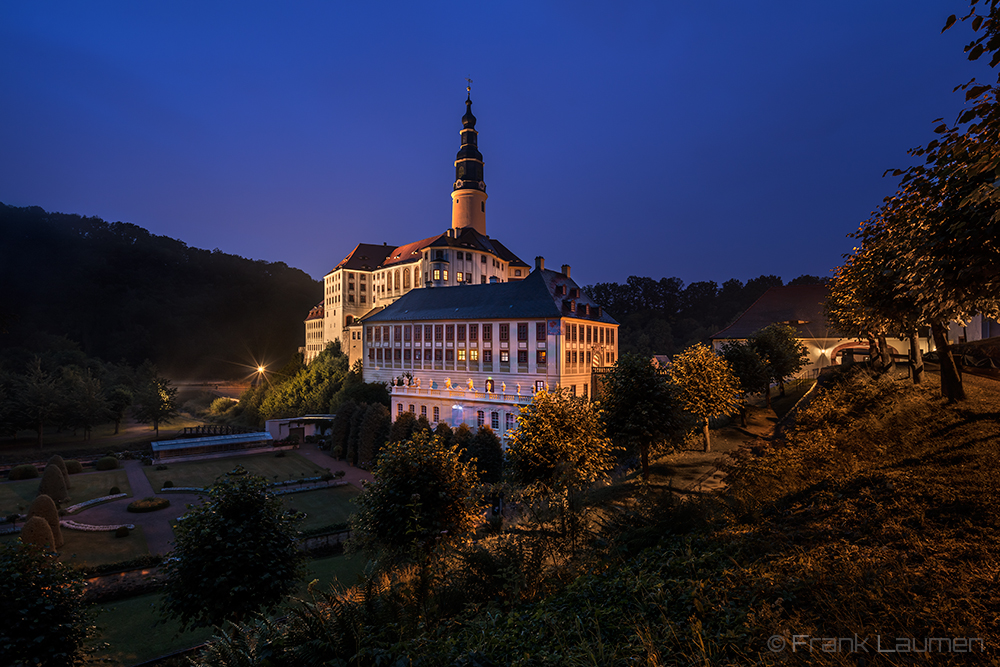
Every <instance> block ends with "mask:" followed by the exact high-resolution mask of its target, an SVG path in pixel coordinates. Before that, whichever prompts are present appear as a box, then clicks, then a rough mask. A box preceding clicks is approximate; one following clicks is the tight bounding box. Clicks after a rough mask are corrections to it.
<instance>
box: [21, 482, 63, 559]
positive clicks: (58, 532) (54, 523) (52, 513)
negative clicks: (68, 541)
mask: <svg viewBox="0 0 1000 667" xmlns="http://www.w3.org/2000/svg"><path fill="white" fill-rule="evenodd" d="M33 516H38V517H41V518H43V519H45V522H46V523H47V524H49V529H51V530H52V540H53V542H52V543H53V545H54V546H55V548H56V549H58V548H59V547H61V546H62V545H63V544H64V543H65V542H64V540H63V536H62V529H61V528H60V527H59V508H58V507H56V503H55V501H54V500H52V498H50V497H49V496H47V495H45V494H42V495H40V496H38V497H37V498H35V499H34V500H33V501H32V502H31V505H30V506H29V507H28V519H31V517H33Z"/></svg>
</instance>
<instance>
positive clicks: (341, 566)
mask: <svg viewBox="0 0 1000 667" xmlns="http://www.w3.org/2000/svg"><path fill="white" fill-rule="evenodd" d="M366 562H367V561H366V559H364V558H363V557H362V556H361V555H353V556H351V558H349V559H348V558H347V557H345V556H333V557H330V558H322V559H319V560H314V561H310V562H309V563H308V565H307V570H308V572H307V574H306V577H305V579H304V583H303V584H302V587H301V588H300V590H299V592H298V595H300V596H305V595H306V586H307V585H308V583H309V582H310V581H312V580H313V579H318V580H319V582H318V583H317V590H320V591H325V590H327V588H328V587H329V586H331V585H333V584H335V583H336V584H338V585H337V587H338V588H344V587H345V586H352V585H354V584H355V583H356V580H357V575H358V573H360V572H361V571H362V570H363V569H364V566H365V563H366ZM159 602H160V595H159V594H156V593H154V594H150V595H141V596H139V597H134V598H129V599H127V600H120V601H118V602H113V603H110V604H107V605H102V606H100V607H97V608H95V612H96V613H95V617H96V618H95V625H96V626H97V629H98V637H96V638H95V639H94V640H93V645H94V646H98V647H99V648H98V650H97V656H98V657H101V658H105V659H107V660H109V661H110V663H111V664H115V665H130V664H135V663H138V662H143V661H146V660H151V659H153V658H155V657H158V656H161V655H166V654H168V653H172V652H174V651H180V650H183V649H186V648H191V647H193V646H197V645H199V644H201V643H203V642H204V641H206V640H207V639H209V638H210V637H211V636H212V629H211V628H203V629H200V630H192V631H189V632H185V633H182V634H179V633H178V630H179V628H180V626H179V624H178V623H177V622H176V621H166V622H164V621H162V620H160V616H159V612H158V611H157V606H158V605H159ZM283 613H284V612H283V611H280V610H279V611H278V612H277V615H279V616H280V615H283Z"/></svg>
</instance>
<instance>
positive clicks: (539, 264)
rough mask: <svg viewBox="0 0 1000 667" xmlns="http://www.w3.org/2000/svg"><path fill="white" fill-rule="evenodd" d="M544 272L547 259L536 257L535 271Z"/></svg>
mask: <svg viewBox="0 0 1000 667" xmlns="http://www.w3.org/2000/svg"><path fill="white" fill-rule="evenodd" d="M544 270H545V258H544V257H536V258H535V271H544Z"/></svg>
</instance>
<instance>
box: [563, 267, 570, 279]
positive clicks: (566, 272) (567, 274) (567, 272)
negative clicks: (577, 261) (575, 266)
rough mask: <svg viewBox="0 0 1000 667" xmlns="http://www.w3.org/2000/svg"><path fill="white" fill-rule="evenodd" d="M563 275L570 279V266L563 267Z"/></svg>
mask: <svg viewBox="0 0 1000 667" xmlns="http://www.w3.org/2000/svg"><path fill="white" fill-rule="evenodd" d="M562 274H563V275H564V276H566V277H567V278H569V264H563V265H562Z"/></svg>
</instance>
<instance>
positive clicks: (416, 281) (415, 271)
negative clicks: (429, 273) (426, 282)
mask: <svg viewBox="0 0 1000 667" xmlns="http://www.w3.org/2000/svg"><path fill="white" fill-rule="evenodd" d="M419 284H420V267H419V266H415V267H413V286H414V287H416V286H417V285H419Z"/></svg>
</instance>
